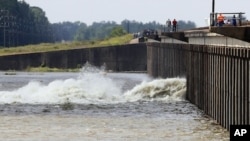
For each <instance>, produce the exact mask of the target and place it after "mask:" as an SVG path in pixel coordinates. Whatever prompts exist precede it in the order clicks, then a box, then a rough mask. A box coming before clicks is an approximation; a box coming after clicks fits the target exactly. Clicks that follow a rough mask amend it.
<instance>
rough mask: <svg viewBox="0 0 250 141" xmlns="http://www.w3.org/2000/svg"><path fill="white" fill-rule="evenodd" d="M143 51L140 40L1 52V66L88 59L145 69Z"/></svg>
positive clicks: (72, 63)
mask: <svg viewBox="0 0 250 141" xmlns="http://www.w3.org/2000/svg"><path fill="white" fill-rule="evenodd" d="M146 52H147V51H146V45H145V44H143V43H142V44H129V45H120V46H110V47H98V48H83V49H73V50H63V51H54V52H43V53H30V54H20V55H10V56H0V70H25V69H26V68H27V67H39V66H46V67H51V68H76V67H79V66H82V65H83V64H85V63H86V62H87V61H88V62H89V63H91V64H93V65H95V66H101V65H103V64H104V63H106V66H107V69H109V70H113V71H146V65H147V63H146V60H147V58H146V54H147V53H146Z"/></svg>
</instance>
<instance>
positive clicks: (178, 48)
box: [147, 43, 250, 130]
mask: <svg viewBox="0 0 250 141" xmlns="http://www.w3.org/2000/svg"><path fill="white" fill-rule="evenodd" d="M147 48H148V53H147V54H148V58H147V59H148V66H147V68H148V73H149V74H150V75H152V76H154V77H164V78H166V77H178V76H185V77H186V78H187V99H188V100H189V101H190V102H191V103H193V104H195V105H197V106H198V107H199V108H200V109H202V110H203V111H204V112H205V113H206V114H207V115H210V116H211V117H213V118H214V119H215V120H216V121H217V122H218V123H219V124H221V125H222V126H223V127H225V128H227V129H228V130H229V127H230V125H231V124H239V125H240V124H248V125H249V124H250V70H249V68H250V48H243V47H239V48H235V47H234V48H233V47H226V46H209V45H191V44H157V43H154V44H152V43H151V44H147Z"/></svg>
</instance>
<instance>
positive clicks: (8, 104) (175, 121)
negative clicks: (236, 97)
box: [0, 72, 229, 141]
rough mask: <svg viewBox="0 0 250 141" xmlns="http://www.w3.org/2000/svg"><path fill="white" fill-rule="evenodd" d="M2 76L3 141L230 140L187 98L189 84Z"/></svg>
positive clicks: (137, 77)
mask: <svg viewBox="0 0 250 141" xmlns="http://www.w3.org/2000/svg"><path fill="white" fill-rule="evenodd" d="M0 75H1V80H0V103H1V104H0V140H18V141H19V140H25V141H27V140H30V141H33V140H46V141H47V140H52V141H62V140H65V141H68V140H79V141H80V140H81V141H82V140H88V141H92V140H93V141H96V140H101V141H123V140H124V141H133V140H135V141H166V140H170V141H212V140H214V141H221V140H222V141H223V140H225V141H227V140H229V133H228V131H226V130H225V129H224V128H222V127H221V126H220V125H218V124H216V122H214V121H213V120H212V119H211V118H209V117H208V116H206V115H204V114H203V113H202V111H200V110H199V109H198V108H197V107H196V106H194V105H192V104H191V103H189V102H188V101H186V100H185V99H183V97H184V93H183V90H185V86H183V83H182V82H185V81H183V79H179V78H175V79H169V80H167V81H165V80H163V79H162V80H154V79H152V78H149V77H148V76H147V75H146V74H134V73H133V74H132V73H108V74H101V75H100V73H97V74H96V73H95V74H94V75H93V74H91V75H84V76H82V75H81V77H79V73H25V72H17V74H16V75H4V73H3V72H2V73H0ZM31 81H32V82H31ZM34 81H35V83H34ZM86 81H87V83H84V82H86ZM84 86H86V87H84ZM66 87H67V89H66ZM166 87H167V89H165V88H166Z"/></svg>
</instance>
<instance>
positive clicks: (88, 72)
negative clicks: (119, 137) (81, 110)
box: [0, 64, 186, 104]
mask: <svg viewBox="0 0 250 141" xmlns="http://www.w3.org/2000/svg"><path fill="white" fill-rule="evenodd" d="M104 69H105V68H97V67H94V66H91V65H89V64H87V65H85V66H84V67H83V68H82V70H81V72H80V73H79V75H78V77H77V78H68V79H56V80H53V81H51V82H49V83H48V84H44V83H43V82H42V81H39V80H31V81H30V82H28V84H26V85H24V86H22V87H20V88H16V89H14V90H7V91H0V104H13V103H18V104H62V103H65V102H70V103H76V104H98V103H100V104H112V103H124V102H135V101H164V102H170V101H180V100H185V93H186V80H185V79H184V78H168V79H152V78H150V77H147V78H143V79H142V80H141V82H140V83H139V84H136V85H135V86H134V87H133V88H132V89H130V90H123V87H124V85H125V84H124V82H122V81H117V80H114V79H112V73H107V72H106V71H105V70H104ZM0 85H1V84H0Z"/></svg>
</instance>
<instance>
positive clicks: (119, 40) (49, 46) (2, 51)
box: [0, 34, 133, 56]
mask: <svg viewBox="0 0 250 141" xmlns="http://www.w3.org/2000/svg"><path fill="white" fill-rule="evenodd" d="M132 38H133V36H132V35H131V34H127V35H124V36H121V37H114V38H110V39H106V40H101V41H100V40H94V41H83V42H66V43H42V44H38V45H27V46H21V47H10V48H0V56H4V55H12V54H23V53H34V52H48V51H57V50H68V49H77V48H87V47H101V46H113V45H122V44H127V43H129V41H130V40H132Z"/></svg>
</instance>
